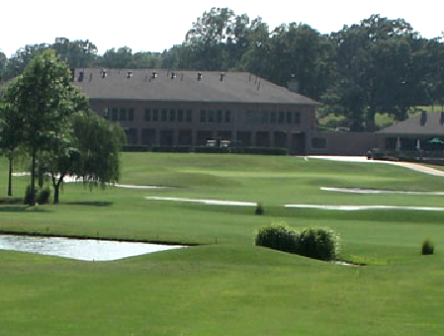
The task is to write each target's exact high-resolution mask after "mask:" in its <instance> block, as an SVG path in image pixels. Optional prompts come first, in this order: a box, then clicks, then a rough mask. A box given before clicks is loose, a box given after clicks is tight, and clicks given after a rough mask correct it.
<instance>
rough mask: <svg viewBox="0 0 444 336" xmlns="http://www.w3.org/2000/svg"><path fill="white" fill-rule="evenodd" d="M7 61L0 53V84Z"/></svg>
mask: <svg viewBox="0 0 444 336" xmlns="http://www.w3.org/2000/svg"><path fill="white" fill-rule="evenodd" d="M7 61H8V59H7V58H6V55H5V53H4V52H2V51H0V82H1V81H2V80H3V77H4V73H5V70H6V62H7Z"/></svg>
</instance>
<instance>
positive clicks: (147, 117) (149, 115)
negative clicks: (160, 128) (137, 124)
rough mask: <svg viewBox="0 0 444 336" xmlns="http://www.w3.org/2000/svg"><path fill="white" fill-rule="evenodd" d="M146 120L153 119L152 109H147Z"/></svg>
mask: <svg viewBox="0 0 444 336" xmlns="http://www.w3.org/2000/svg"><path fill="white" fill-rule="evenodd" d="M145 121H151V109H149V108H147V109H145Z"/></svg>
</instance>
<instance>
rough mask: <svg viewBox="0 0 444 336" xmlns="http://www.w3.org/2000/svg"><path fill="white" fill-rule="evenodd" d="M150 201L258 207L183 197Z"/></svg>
mask: <svg viewBox="0 0 444 336" xmlns="http://www.w3.org/2000/svg"><path fill="white" fill-rule="evenodd" d="M145 199H147V200H149V201H170V202H190V203H201V204H206V205H231V206H250V207H251V206H256V205H257V203H255V202H238V201H222V200H212V199H196V198H181V197H157V196H151V197H145Z"/></svg>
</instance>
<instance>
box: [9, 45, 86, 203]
mask: <svg viewBox="0 0 444 336" xmlns="http://www.w3.org/2000/svg"><path fill="white" fill-rule="evenodd" d="M9 86H10V88H9V89H10V90H13V91H14V93H15V101H14V108H16V110H18V111H20V114H21V116H22V121H23V127H22V133H23V137H22V144H23V146H24V147H25V148H26V149H27V150H28V152H29V155H30V158H31V194H30V205H34V204H35V173H36V167H37V166H36V163H37V162H36V160H37V157H38V153H39V152H45V151H46V152H49V153H51V149H52V147H51V146H52V145H53V144H54V143H57V142H59V141H61V140H60V139H61V138H63V137H65V136H66V134H68V133H69V130H70V125H71V124H70V117H71V115H72V114H73V113H74V112H75V111H79V110H85V109H87V108H88V100H87V98H86V97H85V96H83V95H81V94H80V93H79V89H78V88H76V87H74V86H73V85H72V83H71V81H70V73H69V70H68V68H67V66H66V64H65V63H64V62H61V61H60V60H59V58H58V57H57V56H56V54H55V52H54V51H53V50H51V49H50V50H46V51H44V52H43V53H41V54H39V55H37V56H36V57H35V58H34V59H33V60H32V61H31V62H30V63H29V65H28V67H27V68H26V69H25V71H24V73H23V75H21V76H19V77H18V78H17V79H16V80H15V81H13V82H12V83H11V84H10V85H9Z"/></svg>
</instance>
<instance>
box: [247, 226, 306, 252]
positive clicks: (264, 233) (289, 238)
mask: <svg viewBox="0 0 444 336" xmlns="http://www.w3.org/2000/svg"><path fill="white" fill-rule="evenodd" d="M297 235H298V233H297V232H296V231H295V230H293V229H292V228H291V227H289V226H288V225H286V224H285V223H273V224H271V225H267V226H263V227H262V228H260V229H259V231H258V232H257V234H256V241H255V244H256V246H265V247H269V248H271V249H274V250H279V251H284V252H290V253H296V251H297Z"/></svg>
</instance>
